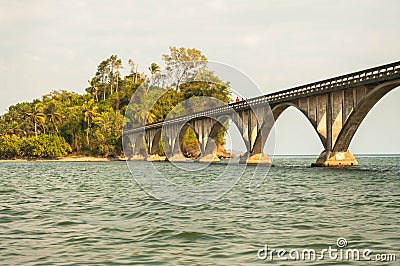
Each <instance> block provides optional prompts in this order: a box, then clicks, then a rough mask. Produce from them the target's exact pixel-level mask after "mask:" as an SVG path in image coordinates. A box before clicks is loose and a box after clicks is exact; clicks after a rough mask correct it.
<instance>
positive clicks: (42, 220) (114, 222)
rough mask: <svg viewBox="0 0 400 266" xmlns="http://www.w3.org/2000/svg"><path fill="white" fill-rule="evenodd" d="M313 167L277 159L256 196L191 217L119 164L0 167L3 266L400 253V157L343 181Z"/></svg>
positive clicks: (347, 174) (366, 164)
mask: <svg viewBox="0 0 400 266" xmlns="http://www.w3.org/2000/svg"><path fill="white" fill-rule="evenodd" d="M314 159H315V158H311V157H304V158H301V157H296V158H294V159H292V158H276V159H275V160H274V164H275V167H272V168H271V171H270V174H269V175H268V177H267V179H266V180H265V181H264V183H263V184H262V185H261V186H260V187H259V188H258V189H257V190H255V191H254V192H252V193H250V192H249V191H248V184H249V181H250V179H251V171H246V172H245V174H244V176H243V178H242V179H241V180H240V181H239V183H238V184H236V186H235V187H234V188H233V189H232V190H231V191H230V192H228V193H227V194H226V195H224V196H223V197H222V198H221V199H220V200H219V201H216V202H212V203H210V204H208V205H203V206H197V207H193V208H183V207H176V206H171V205H168V204H165V203H161V202H159V201H157V200H155V199H153V198H152V197H150V196H149V195H148V194H147V193H146V192H144V191H143V190H142V189H141V188H140V187H139V186H138V185H137V184H136V183H135V182H134V181H133V178H132V177H131V176H130V174H129V171H128V169H127V168H126V164H125V163H123V162H115V163H40V164H35V163H12V164H0V260H1V262H0V263H1V264H5V265H7V264H17V265H33V264H35V265H36V264H54V265H59V264H60V265H62V264H65V263H69V264H84V265H86V264H99V265H103V264H109V265H121V264H133V265H143V264H149V265H259V264H264V263H267V262H264V261H259V260H258V259H257V251H258V249H260V248H262V247H264V245H265V244H268V246H270V247H271V248H286V249H292V248H300V249H302V248H314V249H324V248H328V247H329V246H332V247H334V246H335V245H336V240H337V238H338V237H345V238H346V239H347V241H348V243H349V247H352V248H356V247H358V248H370V249H373V250H379V251H380V252H383V253H393V252H398V250H400V204H399V196H400V179H399V173H400V168H399V165H400V157H387V158H382V157H380V158H374V157H360V158H359V162H360V164H361V166H360V167H353V168H346V169H321V168H309V167H308V166H309V164H310V163H312V162H313V161H314ZM149 165H150V164H145V163H144V164H142V165H141V166H143V167H142V169H141V170H140V168H138V169H139V170H138V171H139V172H138V173H136V174H142V172H140V171H143V173H144V172H146V167H148V166H149ZM157 167H159V168H163V169H166V170H168V171H169V172H170V173H172V174H173V173H174V169H173V168H170V167H171V165H169V164H160V165H158V166H157ZM221 167H223V166H221V165H216V166H211V167H210V168H207V169H204V170H202V171H201V176H203V180H200V179H201V178H198V179H196V178H195V177H193V182H197V183H201V182H202V181H204V177H206V178H208V179H209V180H211V179H212V178H213V177H214V176H215V172H216V171H220V170H221ZM66 169H67V170H66ZM192 174H193V175H195V174H196V172H193V173H192ZM188 177H189V179H188ZM173 178H174V179H175V180H179V178H182V177H180V176H179V175H176V176H174V177H173ZM181 181H183V183H185V182H190V176H187V174H186V179H185V180H181ZM397 254H398V253H397ZM399 256H400V254H399ZM268 264H274V265H286V264H285V263H283V262H281V261H274V262H268ZM313 265H363V264H362V263H357V262H329V261H325V262H318V263H315V264H313ZM380 265H384V264H380Z"/></svg>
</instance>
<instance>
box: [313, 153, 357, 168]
mask: <svg viewBox="0 0 400 266" xmlns="http://www.w3.org/2000/svg"><path fill="white" fill-rule="evenodd" d="M356 165H358V162H357V160H356V158H355V157H354V155H353V154H352V153H351V152H350V151H342V152H332V151H328V152H327V151H323V152H322V153H321V155H320V156H319V158H318V159H317V162H316V163H313V164H312V165H311V166H313V167H341V166H356Z"/></svg>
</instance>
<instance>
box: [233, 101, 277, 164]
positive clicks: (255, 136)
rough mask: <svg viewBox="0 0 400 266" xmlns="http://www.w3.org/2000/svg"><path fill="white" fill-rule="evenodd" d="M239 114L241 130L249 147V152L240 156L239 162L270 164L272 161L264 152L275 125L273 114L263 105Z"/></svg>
mask: <svg viewBox="0 0 400 266" xmlns="http://www.w3.org/2000/svg"><path fill="white" fill-rule="evenodd" d="M239 116H240V120H241V122H240V123H239V125H240V126H239V130H240V131H241V134H242V137H243V140H244V141H245V144H246V147H247V152H246V153H245V154H244V155H243V156H241V157H240V160H239V163H245V164H264V165H270V164H271V163H272V161H271V159H270V158H269V157H268V155H266V154H265V153H264V146H265V143H266V141H267V138H268V135H269V133H270V131H271V128H272V126H273V117H272V115H270V114H269V113H268V112H267V111H266V110H265V108H263V107H261V108H259V107H253V108H252V109H251V110H245V111H242V112H240V114H239ZM271 119H272V120H271Z"/></svg>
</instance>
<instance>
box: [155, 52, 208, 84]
mask: <svg viewBox="0 0 400 266" xmlns="http://www.w3.org/2000/svg"><path fill="white" fill-rule="evenodd" d="M169 51H170V54H163V56H162V57H163V60H164V63H165V65H166V70H167V72H168V74H169V76H170V78H171V79H172V84H173V85H175V88H176V89H179V86H180V84H181V83H183V82H187V81H190V80H193V79H194V78H195V75H196V72H197V71H199V69H202V68H205V67H206V66H207V58H206V57H205V56H204V55H203V54H202V53H201V52H200V51H199V50H197V49H195V48H191V49H186V48H183V47H180V48H177V47H174V46H171V47H169Z"/></svg>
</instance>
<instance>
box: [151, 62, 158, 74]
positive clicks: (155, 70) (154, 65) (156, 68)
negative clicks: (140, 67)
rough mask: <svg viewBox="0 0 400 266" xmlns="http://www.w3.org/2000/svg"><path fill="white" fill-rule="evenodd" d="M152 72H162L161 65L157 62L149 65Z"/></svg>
mask: <svg viewBox="0 0 400 266" xmlns="http://www.w3.org/2000/svg"><path fill="white" fill-rule="evenodd" d="M149 70H150V73H151V74H152V75H154V74H156V73H158V72H160V66H159V65H157V64H156V63H151V65H150V67H149Z"/></svg>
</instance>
